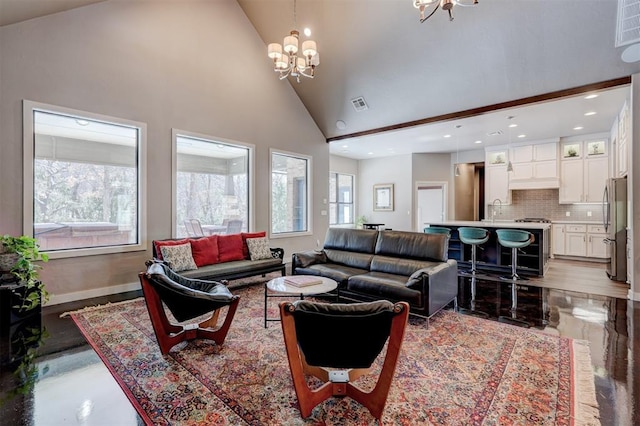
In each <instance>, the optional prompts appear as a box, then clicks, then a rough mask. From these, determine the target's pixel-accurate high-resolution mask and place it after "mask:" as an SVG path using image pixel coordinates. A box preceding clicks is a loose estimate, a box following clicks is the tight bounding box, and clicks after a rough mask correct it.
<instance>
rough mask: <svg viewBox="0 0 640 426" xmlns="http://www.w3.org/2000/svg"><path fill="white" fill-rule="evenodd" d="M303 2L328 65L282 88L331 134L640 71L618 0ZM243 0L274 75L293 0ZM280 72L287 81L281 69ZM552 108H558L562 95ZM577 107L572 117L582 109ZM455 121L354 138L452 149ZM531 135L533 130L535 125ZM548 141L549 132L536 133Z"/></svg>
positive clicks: (63, 4) (482, 134)
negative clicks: (419, 4)
mask: <svg viewBox="0 0 640 426" xmlns="http://www.w3.org/2000/svg"><path fill="white" fill-rule="evenodd" d="M95 1H96V0H56V1H49V0H30V1H28V2H26V1H24V0H0V16H2V18H0V19H5V18H6V17H7V16H9V15H11V16H14V15H15V13H14V12H16V11H17V10H18V9H20V8H24V7H27V6H26V5H27V4H30V5H31V7H33V8H36V6H38V5H39V7H41V8H42V10H43V11H44V10H45V9H46V11H45V12H42V13H41V14H46V13H52V11H51V8H52V7H53V5H54V4H58V5H59V8H60V10H64V9H65V8H69V7H75V6H78V5H82V4H86V3H92V2H95ZM158 1H160V0H158ZM162 1H166V0H162ZM210 1H217V0H210ZM296 1H297V4H296V18H297V19H296V21H297V27H298V29H300V30H302V29H304V28H306V27H309V28H310V29H311V30H312V38H313V39H314V40H316V41H317V43H318V50H319V51H320V59H321V61H320V65H319V67H318V68H317V75H316V78H315V79H313V80H308V79H303V81H302V82H301V83H296V82H295V81H294V80H293V79H289V81H283V82H282V84H291V85H292V86H293V88H294V90H295V91H296V92H297V94H298V96H299V97H300V99H301V100H302V103H303V104H304V106H305V107H306V109H307V110H308V111H309V113H310V114H311V116H312V117H313V119H314V120H315V122H316V123H317V125H318V127H319V128H320V130H321V131H322V132H323V134H324V135H325V136H326V137H327V138H328V139H330V140H332V139H336V140H337V139H340V138H342V137H348V136H350V135H359V134H360V133H362V132H364V133H367V132H370V131H372V130H375V129H380V128H384V127H387V126H396V125H399V124H400V125H401V124H402V123H408V122H413V121H416V120H418V121H419V120H423V119H425V118H430V117H436V116H441V115H446V114H451V113H456V112H459V111H466V110H471V109H475V108H481V107H485V106H487V105H494V104H500V103H504V102H509V101H514V100H518V99H523V98H527V97H531V96H535V95H540V94H546V93H551V92H557V91H562V90H565V89H570V88H575V87H579V86H584V85H589V84H592V83H597V82H603V81H609V80H613V79H617V78H620V77H625V76H630V75H632V74H634V73H637V72H640V63H637V62H636V63H625V62H623V61H622V60H621V53H622V51H623V50H624V47H619V48H616V47H615V43H614V41H615V31H616V19H617V5H618V2H617V1H616V0H479V3H478V5H477V6H475V7H470V8H460V7H456V8H454V18H455V19H454V20H453V21H449V19H448V16H447V14H446V12H443V11H441V10H440V11H437V12H436V13H435V14H434V16H432V17H431V18H430V19H429V20H427V21H426V22H424V23H420V22H419V19H418V11H417V10H416V9H415V8H414V7H413V5H412V2H411V0H296ZM238 3H239V5H240V7H242V9H243V10H244V12H245V13H246V15H247V17H248V19H249V20H250V22H251V23H252V24H253V26H254V27H255V29H256V31H257V33H258V34H259V36H260V37H261V38H262V40H263V41H264V43H265V62H264V64H265V65H264V67H265V69H264V72H272V71H271V63H270V59H269V58H267V56H266V45H267V44H268V43H271V42H280V43H281V42H282V39H283V37H284V36H285V35H288V33H289V31H290V30H291V29H293V27H294V0H238ZM185 7H188V2H185ZM34 10H35V9H34ZM24 16H27V15H24ZM33 16H38V15H37V14H35V15H33ZM21 19H27V18H21ZM0 23H6V21H4V22H0ZM303 38H304V37H303ZM230 42H232V40H230ZM230 48H232V46H230ZM256 72H259V70H256ZM273 78H274V79H275V78H277V75H276V74H275V73H274V76H273ZM360 96H362V97H364V99H365V100H366V103H367V104H368V109H367V110H366V111H361V112H357V111H355V109H354V108H353V105H352V102H351V101H352V99H354V98H357V97H360ZM625 96H626V93H625V92H624V91H621V92H619V93H618V94H616V95H610V96H608V98H612V99H613V100H611V101H610V102H611V104H610V105H608V106H607V107H602V108H608V110H609V111H615V110H617V109H618V108H619V106H620V105H621V99H624V97H625ZM601 98H602V99H604V98H605V96H602V97H601ZM594 102H595V101H594ZM614 104H616V105H614ZM547 105H548V106H549V107H550V108H551V107H552V103H548V104H547ZM612 105H613V106H612ZM584 108H587V106H585V107H584ZM566 110H567V108H566V107H560V108H556V110H555V111H554V112H552V113H551V116H552V117H556V118H557V119H559V120H558V121H561V122H567V123H568V122H570V123H571V128H573V127H575V126H576V125H577V124H578V123H577V121H576V120H577V119H578V118H576V119H575V120H574V119H572V118H571V117H565V116H564V115H559V114H564V113H565V112H566ZM603 110H604V109H603ZM510 111H511V110H504V111H499V112H498V114H499V117H500V118H501V119H502V120H503V121H505V123H506V120H505V117H506V116H507V115H516V116H518V115H519V116H520V117H522V119H523V120H524V115H525V114H526V112H525V111H518V114H513V113H512V112H510ZM578 112H579V114H578ZM578 112H575V114H574V115H576V116H582V115H583V111H578ZM489 115H490V114H486V116H489ZM605 115H606V116H605ZM611 115H612V113H611V112H607V113H606V114H605V113H602V114H600V116H599V118H601V119H602V122H603V123H609V127H610V123H611V122H612V120H611V117H610V116H611ZM614 115H615V113H613V116H614ZM541 120H543V122H535V123H536V124H530V126H531V127H537V128H538V129H542V128H544V127H545V122H544V120H548V115H547V118H546V119H545V118H542V119H541ZM583 120H584V119H583ZM338 121H342V122H344V123H345V126H343V127H344V128H342V129H340V128H338V127H337V126H336V123H337V122H338ZM453 124H454V123H453V122H446V123H440V124H439V126H440V128H437V130H436V128H432V127H431V126H424V127H419V128H413V129H408V130H403V131H394V132H387V133H384V134H382V135H377V136H373V137H368V136H365V137H355V138H349V139H347V140H348V141H352V142H360V143H363V144H364V143H372V144H373V143H374V142H373V141H374V140H376V138H377V140H378V142H381V143H383V144H386V145H389V144H390V143H394V144H397V146H398V149H401V146H407V144H408V143H410V144H411V148H410V150H411V151H412V152H434V151H438V150H440V151H442V149H443V148H442V147H443V146H445V147H447V146H448V148H446V149H447V150H448V151H451V148H452V146H453V145H452V144H453V142H449V141H442V137H441V135H442V133H443V132H446V130H447V127H450V128H451V131H453ZM474 125H475V126H478V127H479V129H477V130H474V132H477V133H478V134H477V135H473V134H471V133H469V134H466V133H465V134H464V136H463V137H462V138H461V139H462V140H461V141H460V142H461V147H460V148H461V149H472V148H474V146H473V142H474V141H475V140H479V139H487V136H486V134H487V133H488V132H490V131H497V130H502V131H503V135H502V136H501V137H500V138H498V139H494V140H492V141H491V142H487V143H494V144H497V143H505V142H506V139H505V138H506V135H507V132H506V124H505V125H504V126H501V127H502V128H501V129H498V128H496V127H499V124H491V125H489V124H487V125H486V126H484V125H480V124H479V123H476V124H474ZM474 125H472V124H471V123H469V125H466V124H465V125H464V126H463V128H464V129H467V128H469V129H470V128H471V127H473V126H474ZM480 127H481V128H482V129H480ZM548 127H551V126H550V125H549V126H548ZM584 127H585V130H584V131H585V132H588V130H591V131H589V133H593V131H608V130H609V129H608V128H603V127H604V125H603V124H601V123H599V124H597V125H596V124H595V122H594V125H593V126H592V127H591V128H589V126H584ZM596 127H597V128H596ZM430 129H431V130H430ZM488 129H492V130H488ZM523 131H524V130H523ZM553 131H554V132H556V133H557V132H565V133H568V132H570V131H573V130H553ZM469 132H471V130H470V131H469ZM573 132H575V131H573ZM447 133H451V132H447ZM528 133H530V134H531V136H529V137H534V136H532V135H533V133H534V129H532V130H531V131H530V132H528ZM573 134H575V133H573ZM570 135H571V134H555V135H554V136H557V137H560V136H570ZM545 137H548V136H544V135H543V133H540V134H539V136H537V138H538V139H542V138H545ZM370 139H371V142H369V140H370ZM344 144H345V141H340V142H339V145H340V146H343V145H344ZM403 144H404V145H403ZM443 144H444V145H443ZM371 146H372V145H371ZM341 149H343V148H339V147H338V143H333V144H332V152H334V153H338V154H339V153H340V150H341ZM343 154H344V155H347V156H352V157H354V158H358V157H360V158H364V157H363V155H364V154H363V153H362V150H360V152H359V154H357V155H356V154H354V153H351V155H350V153H349V152H345V153H343ZM385 155H389V153H388V152H386V153H385Z"/></svg>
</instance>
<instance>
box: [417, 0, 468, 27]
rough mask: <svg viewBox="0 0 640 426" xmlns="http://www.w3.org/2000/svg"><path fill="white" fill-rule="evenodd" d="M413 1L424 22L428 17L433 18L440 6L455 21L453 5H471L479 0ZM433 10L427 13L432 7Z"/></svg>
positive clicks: (450, 19)
mask: <svg viewBox="0 0 640 426" xmlns="http://www.w3.org/2000/svg"><path fill="white" fill-rule="evenodd" d="M411 1H412V3H413V7H415V8H416V9H418V10H419V11H420V22H421V23H422V22H424V21H426V20H427V19H429V18H431V17H432V16H433V14H434V13H436V11H437V10H438V9H440V8H442V10H446V11H447V13H448V14H449V21H453V7H454V6H462V7H469V6H475V5H477V4H478V0H411ZM431 6H434V7H433V10H432V11H431V13H429V15H425V13H426V10H427V9H428V8H429V7H431Z"/></svg>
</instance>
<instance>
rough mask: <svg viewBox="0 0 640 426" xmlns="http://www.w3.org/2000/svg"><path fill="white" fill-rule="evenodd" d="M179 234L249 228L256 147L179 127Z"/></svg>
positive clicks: (176, 211) (177, 180)
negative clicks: (193, 132) (252, 172)
mask: <svg viewBox="0 0 640 426" xmlns="http://www.w3.org/2000/svg"><path fill="white" fill-rule="evenodd" d="M174 144H175V147H176V149H175V154H176V155H175V161H176V163H175V164H176V166H175V167H176V170H177V173H176V176H175V188H174V193H175V203H174V204H175V205H174V208H175V215H174V218H175V224H174V226H175V231H174V233H175V235H176V236H178V237H183V236H199V235H212V234H236V233H238V232H241V231H247V230H249V228H250V226H249V218H250V214H249V200H250V185H249V182H250V179H249V178H250V174H249V170H250V158H251V152H252V149H253V148H252V147H251V146H249V145H244V144H239V143H235V142H234V143H229V142H226V141H220V140H215V139H214V138H210V137H206V136H202V135H194V134H192V133H188V132H182V131H177V130H174Z"/></svg>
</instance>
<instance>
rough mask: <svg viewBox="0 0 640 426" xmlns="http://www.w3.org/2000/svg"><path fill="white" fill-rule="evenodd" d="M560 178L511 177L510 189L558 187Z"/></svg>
mask: <svg viewBox="0 0 640 426" xmlns="http://www.w3.org/2000/svg"><path fill="white" fill-rule="evenodd" d="M558 188H560V179H558V178H549V179H522V180H519V179H510V180H509V189H558Z"/></svg>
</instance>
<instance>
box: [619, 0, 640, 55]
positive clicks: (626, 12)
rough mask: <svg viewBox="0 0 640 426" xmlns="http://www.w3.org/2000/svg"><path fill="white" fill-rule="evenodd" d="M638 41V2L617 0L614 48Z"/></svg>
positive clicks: (639, 9)
mask: <svg viewBox="0 0 640 426" xmlns="http://www.w3.org/2000/svg"><path fill="white" fill-rule="evenodd" d="M639 41H640V0H618V23H617V25H616V47H620V46H625V45H627V44H631V43H637V42H639Z"/></svg>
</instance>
